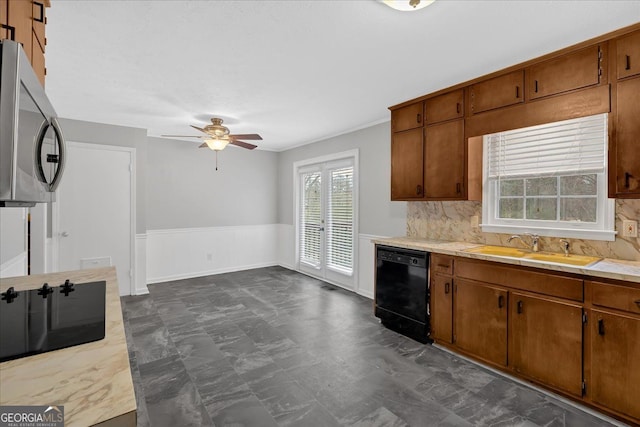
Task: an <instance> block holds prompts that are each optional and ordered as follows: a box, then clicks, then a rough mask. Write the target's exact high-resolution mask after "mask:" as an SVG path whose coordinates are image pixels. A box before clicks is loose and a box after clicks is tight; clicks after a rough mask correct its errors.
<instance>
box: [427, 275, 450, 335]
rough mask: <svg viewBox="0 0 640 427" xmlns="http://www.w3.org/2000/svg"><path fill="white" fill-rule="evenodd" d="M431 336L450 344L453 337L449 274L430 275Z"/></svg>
mask: <svg viewBox="0 0 640 427" xmlns="http://www.w3.org/2000/svg"><path fill="white" fill-rule="evenodd" d="M430 308H431V319H432V320H431V337H432V338H433V339H435V340H438V341H440V342H446V343H448V344H451V342H452V338H453V317H452V315H451V313H452V310H453V280H452V278H451V277H450V276H441V275H438V274H434V275H433V276H432V277H431V305H430Z"/></svg>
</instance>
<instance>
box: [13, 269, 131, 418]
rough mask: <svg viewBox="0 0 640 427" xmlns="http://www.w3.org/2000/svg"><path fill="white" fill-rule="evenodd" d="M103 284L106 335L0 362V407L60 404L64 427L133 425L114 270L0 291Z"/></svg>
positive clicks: (22, 281) (30, 281)
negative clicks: (62, 284) (73, 284)
mask: <svg viewBox="0 0 640 427" xmlns="http://www.w3.org/2000/svg"><path fill="white" fill-rule="evenodd" d="M66 279H69V280H70V281H71V282H73V283H77V284H79V285H78V286H82V285H81V283H86V282H95V281H101V280H104V281H106V302H105V303H106V307H105V337H104V339H102V340H99V341H94V342H91V343H86V344H81V345H76V346H73V347H68V348H64V349H60V350H55V351H50V352H47V353H42V354H37V355H34V356H29V357H23V358H21V359H15V360H10V361H7V362H3V363H0V405H3V406H4V405H56V406H57V405H62V406H64V415H65V426H67V427H72V426H91V425H95V424H100V425H102V426H123V427H127V426H132V427H135V425H136V399H135V394H134V390H133V380H132V377H131V369H130V366H129V355H128V351H127V342H126V338H125V332H124V323H123V319H122V310H121V306H120V295H119V289H118V280H117V278H116V270H115V267H107V268H98V269H92V270H78V271H67V272H61V273H49V274H40V275H32V276H22V277H10V278H4V279H0V292H5V291H6V290H7V289H8V288H9V287H11V286H13V287H14V288H15V290H17V291H20V290H28V289H35V288H39V287H41V286H42V285H43V283H45V282H47V283H49V284H50V285H51V286H56V285H59V284H61V283H64V281H65V280H66Z"/></svg>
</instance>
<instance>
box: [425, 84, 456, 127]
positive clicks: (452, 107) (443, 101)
mask: <svg viewBox="0 0 640 427" xmlns="http://www.w3.org/2000/svg"><path fill="white" fill-rule="evenodd" d="M424 115H425V118H426V124H427V125H430V124H433V123H439V122H444V121H446V120H452V119H460V118H462V117H464V91H463V90H462V89H460V90H454V91H453V92H449V93H445V94H444V95H439V96H436V97H434V98H430V99H427V100H426V101H425V104H424Z"/></svg>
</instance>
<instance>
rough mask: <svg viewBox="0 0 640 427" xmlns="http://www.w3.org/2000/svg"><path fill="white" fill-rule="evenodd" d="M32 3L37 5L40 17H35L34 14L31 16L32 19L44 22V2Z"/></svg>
mask: <svg viewBox="0 0 640 427" xmlns="http://www.w3.org/2000/svg"><path fill="white" fill-rule="evenodd" d="M33 4H34V5H36V6H38V8H40V18H36V17H35V16H34V17H33V20H34V21H36V22H42V23H44V4H43V3H40V2H37V1H34V2H33Z"/></svg>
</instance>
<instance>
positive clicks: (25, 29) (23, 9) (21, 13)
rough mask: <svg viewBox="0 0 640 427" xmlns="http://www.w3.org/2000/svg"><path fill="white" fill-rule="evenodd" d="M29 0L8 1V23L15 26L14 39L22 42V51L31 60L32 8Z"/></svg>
mask: <svg viewBox="0 0 640 427" xmlns="http://www.w3.org/2000/svg"><path fill="white" fill-rule="evenodd" d="M32 8H33V5H32V3H31V1H30V0H19V1H10V2H9V25H11V26H13V27H14V28H15V35H16V37H15V40H16V41H17V42H19V43H22V47H23V48H24V52H25V53H26V54H27V58H29V62H31V43H32V40H31V37H32V26H33V25H32V18H31V17H32V12H33V10H32Z"/></svg>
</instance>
